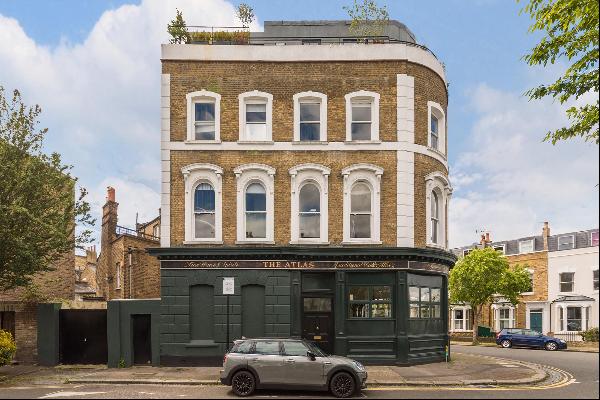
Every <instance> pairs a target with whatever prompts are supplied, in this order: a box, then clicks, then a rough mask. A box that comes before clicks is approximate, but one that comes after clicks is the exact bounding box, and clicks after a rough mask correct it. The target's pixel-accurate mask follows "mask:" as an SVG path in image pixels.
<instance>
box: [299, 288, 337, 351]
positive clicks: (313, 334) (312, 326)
mask: <svg viewBox="0 0 600 400" xmlns="http://www.w3.org/2000/svg"><path fill="white" fill-rule="evenodd" d="M302 304H303V306H302V337H303V338H304V339H306V340H309V341H312V342H314V343H315V344H316V345H317V346H319V347H320V348H321V349H322V350H323V351H325V352H326V353H328V354H333V342H334V339H335V332H334V319H333V298H332V297H330V296H321V297H312V296H311V297H308V296H304V297H303V298H302Z"/></svg>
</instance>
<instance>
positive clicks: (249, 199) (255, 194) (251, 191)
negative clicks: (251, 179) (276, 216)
mask: <svg viewBox="0 0 600 400" xmlns="http://www.w3.org/2000/svg"><path fill="white" fill-rule="evenodd" d="M266 237H267V194H266V191H265V188H264V187H263V185H261V184H260V183H252V184H250V185H249V186H248V188H246V238H247V239H257V238H261V239H265V238H266Z"/></svg>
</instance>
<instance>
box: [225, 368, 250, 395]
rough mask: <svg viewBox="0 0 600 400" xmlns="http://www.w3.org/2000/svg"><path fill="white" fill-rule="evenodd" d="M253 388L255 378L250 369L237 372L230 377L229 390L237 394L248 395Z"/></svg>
mask: <svg viewBox="0 0 600 400" xmlns="http://www.w3.org/2000/svg"><path fill="white" fill-rule="evenodd" d="M255 388H256V380H255V379H254V375H252V373H251V372H250V371H240V372H237V373H236V374H235V375H234V376H233V379H231V390H233V393H235V394H236V395H238V396H241V397H246V396H250V395H251V394H252V393H254V389H255Z"/></svg>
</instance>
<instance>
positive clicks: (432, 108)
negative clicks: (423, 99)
mask: <svg viewBox="0 0 600 400" xmlns="http://www.w3.org/2000/svg"><path fill="white" fill-rule="evenodd" d="M427 117H428V119H429V123H428V133H429V134H428V139H427V146H428V147H429V148H430V149H433V150H435V151H437V152H439V153H442V154H446V114H445V113H444V109H443V108H442V106H441V105H439V104H438V103H436V102H433V101H428V102H427Z"/></svg>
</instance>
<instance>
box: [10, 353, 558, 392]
mask: <svg viewBox="0 0 600 400" xmlns="http://www.w3.org/2000/svg"><path fill="white" fill-rule="evenodd" d="M219 371H220V368H218V367H151V366H136V367H131V368H110V369H109V368H106V367H105V366H59V367H55V368H47V367H36V366H20V365H17V366H4V367H0V382H1V381H2V379H4V381H5V382H4V384H5V385H10V384H19V382H20V383H23V382H27V383H28V384H33V385H36V384H38V385H39V384H46V385H48V384H64V383H69V384H112V385H120V384H140V385H155V384H159V385H219V384H220V383H219ZM367 371H368V373H369V379H368V384H369V387H386V386H390V387H391V386H406V387H418V386H424V387H426V386H429V387H431V386H444V387H449V386H467V385H499V386H503V385H526V384H528V385H532V384H536V383H539V382H541V381H543V380H545V379H546V377H547V373H546V371H545V370H544V369H542V368H541V367H540V366H539V365H537V364H533V363H529V362H526V361H517V360H507V359H504V358H498V357H490V356H485V355H477V354H462V353H454V354H453V357H452V361H450V362H448V363H432V364H423V365H417V366H410V367H401V366H367ZM0 384H1V383H0Z"/></svg>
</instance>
